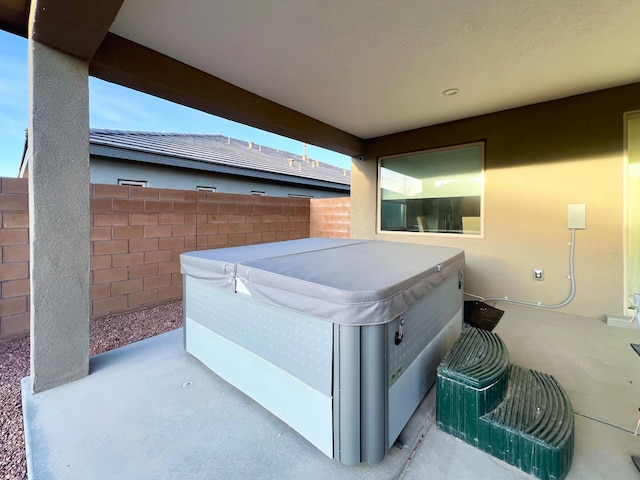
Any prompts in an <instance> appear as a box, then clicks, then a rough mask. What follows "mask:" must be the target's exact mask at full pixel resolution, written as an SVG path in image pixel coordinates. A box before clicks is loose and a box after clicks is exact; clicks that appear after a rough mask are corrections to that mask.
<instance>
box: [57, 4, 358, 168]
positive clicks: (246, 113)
mask: <svg viewBox="0 0 640 480" xmlns="http://www.w3.org/2000/svg"><path fill="white" fill-rule="evenodd" d="M51 1H54V0H51ZM78 1H81V0H78ZM89 74H90V75H92V76H94V77H98V78H101V79H103V80H106V81H108V82H112V83H117V84H119V85H123V86H125V87H129V88H133V89H136V90H138V91H141V92H145V93H148V94H150V95H154V96H156V97H160V98H164V99H165V100H169V101H171V102H175V103H179V104H181V105H185V106H187V107H191V108H195V109H197V110H201V111H203V112H207V113H210V114H212V115H216V116H219V117H223V118H226V119H228V120H232V121H234V122H239V123H242V124H245V125H250V126H252V127H255V128H259V129H261V130H266V131H269V132H272V133H276V134H278V135H282V136H285V137H289V138H293V139H296V140H299V141H302V142H307V143H310V144H312V145H316V146H319V147H322V148H326V149H329V150H333V151H336V152H339V153H342V154H345V155H350V156H358V155H361V154H362V152H363V150H364V141H363V140H362V139H360V138H358V137H356V136H354V135H351V134H349V133H347V132H345V131H343V130H340V129H338V128H335V127H332V126H331V125H328V124H326V123H323V122H321V121H319V120H316V119H314V118H312V117H309V116H307V115H304V114H302V113H300V112H297V111H295V110H292V109H290V108H287V107H285V106H283V105H280V104H278V103H275V102H273V101H271V100H267V99H266V98H264V97H261V96H259V95H256V94H254V93H251V92H249V91H247V90H243V89H242V88H240V87H237V86H235V85H232V84H230V83H228V82H225V81H224V80H221V79H219V78H217V77H214V76H212V75H210V74H208V73H206V72H203V71H201V70H198V69H196V68H193V67H191V66H189V65H186V64H184V63H182V62H179V61H177V60H174V59H172V58H170V57H168V56H166V55H163V54H161V53H158V52H156V51H154V50H151V49H149V48H147V47H144V46H142V45H139V44H137V43H134V42H132V41H130V40H127V39H125V38H122V37H119V36H117V35H114V34H112V33H107V35H106V36H105V38H104V41H103V42H102V44H101V45H100V47H99V48H98V50H97V51H96V52H95V55H94V56H93V58H92V60H91V62H90V64H89Z"/></svg>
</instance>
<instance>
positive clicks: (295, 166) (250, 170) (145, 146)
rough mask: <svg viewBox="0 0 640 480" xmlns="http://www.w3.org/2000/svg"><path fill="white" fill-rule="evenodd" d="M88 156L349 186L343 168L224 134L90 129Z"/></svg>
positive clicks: (346, 170) (349, 178) (320, 184)
mask: <svg viewBox="0 0 640 480" xmlns="http://www.w3.org/2000/svg"><path fill="white" fill-rule="evenodd" d="M89 140H90V152H91V155H92V156H94V155H98V156H102V157H108V158H114V159H123V160H128V161H136V162H144V163H153V164H160V165H166V166H173V167H182V168H191V169H198V170H208V171H214V172H218V173H226V174H233V175H242V176H251V177H259V178H262V179H271V180H278V181H286V182H293V183H304V184H310V183H314V184H316V185H318V186H325V187H332V188H340V189H344V190H348V189H349V185H350V183H351V172H350V170H348V169H344V168H340V167H336V166H334V165H330V164H328V163H323V162H319V161H316V160H313V159H311V158H308V157H307V158H304V157H303V156H302V155H297V154H294V153H290V152H285V151H282V150H277V149H275V148H271V147H267V146H264V145H258V144H255V143H253V142H246V141H242V140H237V139H235V138H231V137H226V136H223V135H202V134H192V133H159V132H136V131H123V130H102V129H91V132H90V136H89Z"/></svg>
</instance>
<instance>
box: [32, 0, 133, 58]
mask: <svg viewBox="0 0 640 480" xmlns="http://www.w3.org/2000/svg"><path fill="white" fill-rule="evenodd" d="M123 1H124V0H99V1H87V0H64V1H60V0H32V1H31V9H32V12H31V19H30V25H29V27H30V29H31V32H30V35H31V37H32V38H33V39H34V40H36V41H38V42H39V43H42V44H44V45H47V46H48V47H51V48H55V49H56V50H59V51H61V52H64V53H67V54H69V55H72V56H74V57H77V58H80V59H81V60H85V61H89V60H90V59H91V57H93V54H94V53H95V51H96V50H97V49H98V47H99V46H100V43H102V40H103V39H104V36H105V35H106V34H107V32H108V31H109V28H110V27H111V24H112V23H113V21H114V20H115V18H116V15H117V14H118V11H119V10H120V7H121V6H122V3H123Z"/></svg>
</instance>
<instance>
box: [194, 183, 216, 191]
mask: <svg viewBox="0 0 640 480" xmlns="http://www.w3.org/2000/svg"><path fill="white" fill-rule="evenodd" d="M196 190H197V191H198V192H217V191H218V187H205V186H202V185H198V186H197V187H196Z"/></svg>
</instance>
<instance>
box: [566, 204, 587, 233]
mask: <svg viewBox="0 0 640 480" xmlns="http://www.w3.org/2000/svg"><path fill="white" fill-rule="evenodd" d="M569 228H580V229H584V228H587V206H586V205H585V204H584V203H570V204H569Z"/></svg>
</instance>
